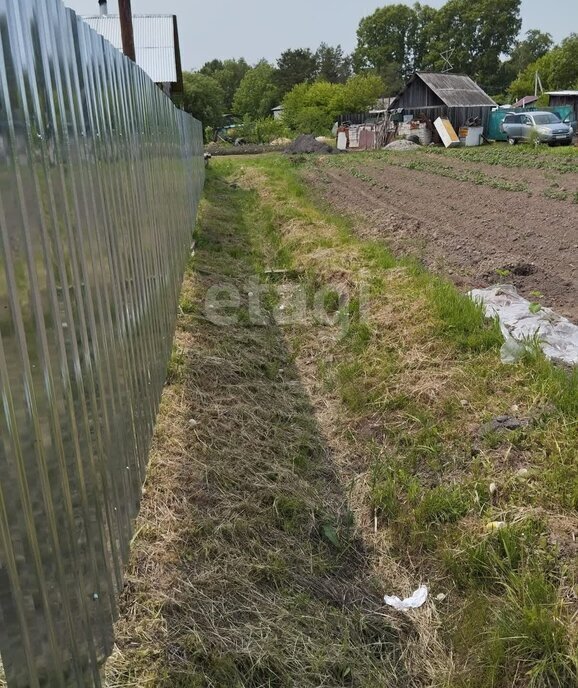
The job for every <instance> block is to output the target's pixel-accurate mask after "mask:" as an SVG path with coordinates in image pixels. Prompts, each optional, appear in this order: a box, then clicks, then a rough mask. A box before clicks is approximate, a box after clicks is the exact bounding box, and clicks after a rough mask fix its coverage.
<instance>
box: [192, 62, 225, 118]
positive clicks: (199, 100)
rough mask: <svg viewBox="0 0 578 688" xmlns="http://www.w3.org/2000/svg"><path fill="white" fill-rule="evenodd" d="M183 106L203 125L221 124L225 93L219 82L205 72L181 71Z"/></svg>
mask: <svg viewBox="0 0 578 688" xmlns="http://www.w3.org/2000/svg"><path fill="white" fill-rule="evenodd" d="M183 85H184V93H183V101H182V102H183V108H184V109H185V110H186V111H187V112H189V113H190V114H191V115H193V117H196V118H197V119H199V120H200V121H201V122H202V123H203V126H205V127H217V126H220V125H221V120H222V118H223V110H224V100H225V94H224V93H223V89H222V88H221V86H220V85H219V83H218V82H217V81H216V80H215V79H213V78H212V77H210V76H207V75H206V74H200V73H199V72H183Z"/></svg>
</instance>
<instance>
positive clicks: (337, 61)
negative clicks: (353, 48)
mask: <svg viewBox="0 0 578 688" xmlns="http://www.w3.org/2000/svg"><path fill="white" fill-rule="evenodd" d="M315 59H316V61H317V78H318V79H319V80H320V81H328V82H329V83H330V84H343V83H345V82H346V81H347V79H348V78H349V77H350V76H351V58H350V57H347V56H346V55H345V54H344V52H343V49H342V47H341V46H340V45H338V46H337V47H335V48H334V47H332V46H330V45H327V43H322V44H321V45H320V46H319V48H318V49H317V52H316V53H315Z"/></svg>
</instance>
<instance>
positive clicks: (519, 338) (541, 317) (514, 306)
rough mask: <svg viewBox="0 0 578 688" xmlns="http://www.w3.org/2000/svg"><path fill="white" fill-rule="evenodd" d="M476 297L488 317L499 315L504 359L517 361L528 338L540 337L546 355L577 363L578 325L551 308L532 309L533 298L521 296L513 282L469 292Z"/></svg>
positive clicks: (561, 361) (565, 361)
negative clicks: (503, 340) (531, 300)
mask: <svg viewBox="0 0 578 688" xmlns="http://www.w3.org/2000/svg"><path fill="white" fill-rule="evenodd" d="M470 297H471V298H472V299H473V300H474V301H478V302H479V303H482V304H483V305H484V307H485V311H486V315H487V316H488V317H489V318H494V317H495V316H498V319H499V321H500V327H501V330H502V334H503V335H504V339H505V343H504V346H503V347H502V361H503V362H504V363H515V362H516V361H517V360H519V359H520V358H521V357H522V356H523V354H524V352H525V351H526V347H527V345H528V342H529V341H530V340H532V339H533V338H536V339H538V341H539V343H540V346H541V348H542V351H543V352H544V354H545V355H546V357H547V358H550V359H551V360H553V361H557V362H559V363H566V364H567V365H577V364H578V326H576V325H574V324H573V323H571V322H570V321H569V320H568V319H567V318H564V317H563V316H561V315H558V314H557V313H554V311H553V310H551V309H550V308H541V309H540V310H539V311H538V312H537V313H532V311H531V310H530V305H531V304H530V302H529V301H526V299H525V298H523V297H522V296H520V295H519V294H518V292H517V291H516V287H514V286H513V285H511V284H498V285H496V286H494V287H488V288H487V289H474V290H473V291H471V292H470Z"/></svg>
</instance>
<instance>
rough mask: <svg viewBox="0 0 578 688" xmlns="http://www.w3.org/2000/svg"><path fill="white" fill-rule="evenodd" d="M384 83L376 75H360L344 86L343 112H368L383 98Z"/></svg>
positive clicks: (342, 95) (342, 94)
mask: <svg viewBox="0 0 578 688" xmlns="http://www.w3.org/2000/svg"><path fill="white" fill-rule="evenodd" d="M383 90H384V83H383V80H382V79H381V78H380V77H379V76H377V75H376V74H358V75H356V76H353V77H351V79H349V80H348V81H347V83H345V84H344V86H343V89H342V91H341V98H342V101H341V109H342V111H343V112H367V110H370V109H371V108H372V107H375V104H376V103H377V100H378V99H379V98H380V97H381V96H383Z"/></svg>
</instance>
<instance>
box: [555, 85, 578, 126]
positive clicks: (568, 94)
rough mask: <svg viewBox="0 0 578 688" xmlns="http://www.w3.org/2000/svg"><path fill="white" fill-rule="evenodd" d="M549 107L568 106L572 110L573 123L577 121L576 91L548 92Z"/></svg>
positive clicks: (577, 92) (577, 98) (577, 94)
mask: <svg viewBox="0 0 578 688" xmlns="http://www.w3.org/2000/svg"><path fill="white" fill-rule="evenodd" d="M548 96H549V98H550V103H549V105H550V107H551V108H557V107H560V106H564V105H569V106H570V107H572V108H573V110H574V121H576V120H577V119H578V91H550V92H549V93H548Z"/></svg>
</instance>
